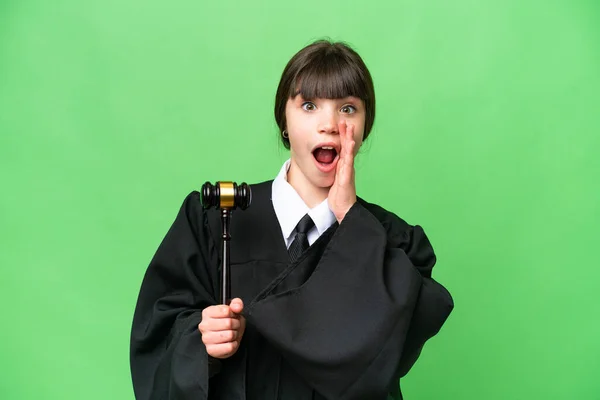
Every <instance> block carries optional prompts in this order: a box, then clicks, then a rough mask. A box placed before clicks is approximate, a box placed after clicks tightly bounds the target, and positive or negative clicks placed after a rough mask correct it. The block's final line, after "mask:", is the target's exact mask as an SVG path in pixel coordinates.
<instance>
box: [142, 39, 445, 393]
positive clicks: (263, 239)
mask: <svg viewBox="0 0 600 400" xmlns="http://www.w3.org/2000/svg"><path fill="white" fill-rule="evenodd" d="M374 118H375V93H374V89H373V82H372V80H371V75H370V73H369V71H368V69H367V67H366V66H365V64H364V63H363V61H362V59H361V58H360V56H359V55H358V54H357V53H356V52H355V51H353V50H352V49H351V48H349V47H348V46H347V45H345V44H343V43H330V42H327V41H318V42H315V43H313V44H311V45H309V46H307V47H305V48H304V49H302V50H300V51H299V52H298V53H297V54H296V55H295V56H294V57H292V59H291V60H290V61H289V63H288V64H287V66H286V67H285V70H284V71H283V74H282V77H281V81H280V83H279V87H278V89H277V94H276V97H275V119H276V121H277V124H278V126H279V128H280V130H281V140H282V142H283V144H284V146H285V147H286V148H288V149H289V150H290V159H289V160H288V161H287V162H286V163H285V164H284V165H283V166H282V168H281V170H280V171H279V174H278V175H277V177H276V178H275V179H274V180H272V181H268V182H263V183H259V184H256V185H252V187H251V188H252V195H253V199H252V205H251V206H250V208H248V209H247V210H245V211H236V214H235V218H233V219H232V221H231V236H232V238H233V240H234V241H233V242H232V243H233V245H232V248H231V277H232V278H231V279H232V282H231V293H232V295H233V296H234V297H235V299H233V300H232V301H231V303H230V304H229V305H217V303H218V302H217V298H218V295H219V293H218V292H219V276H220V274H219V266H220V259H219V257H220V244H221V239H220V233H221V221H220V214H219V211H217V210H209V211H207V210H204V209H203V208H202V205H201V202H200V195H199V193H198V192H192V193H191V194H190V195H188V196H187V198H186V199H185V200H184V202H183V205H182V207H181V210H180V211H179V214H178V215H177V217H176V219H175V222H174V223H173V226H172V227H171V229H170V230H169V232H168V233H167V235H166V237H165V238H164V240H163V242H162V243H161V245H160V247H159V248H158V250H157V252H156V255H155V256H154V258H153V259H152V261H151V263H150V266H149V267H148V270H147V272H146V275H145V277H144V281H143V283H142V287H141V290H140V294H139V298H138V302H137V307H136V311H135V315H134V319H133V328H132V334H131V371H132V377H133V385H134V390H135V395H136V398H137V399H144V400H145V399H194V400H201V399H224V400H239V399H248V400H250V399H252V400H277V399H281V400H309V399H310V400H313V399H330V400H333V399H348V400H351V399H367V400H379V399H390V398H393V399H401V398H402V395H401V393H400V389H399V379H400V377H402V376H404V375H405V374H406V373H407V372H408V371H409V369H410V368H411V366H412V365H413V364H414V362H415V361H416V359H417V357H418V356H419V354H420V352H421V349H422V347H423V345H424V343H425V341H426V340H428V339H429V338H431V337H432V336H433V335H435V334H436V333H437V332H438V331H439V329H440V328H441V326H442V324H443V323H444V321H445V320H446V318H447V317H448V315H449V314H450V312H451V310H452V308H453V302H452V298H451V296H450V294H449V293H448V291H447V290H446V289H445V288H444V287H443V286H442V285H440V284H439V283H437V282H436V281H434V280H433V279H432V277H431V271H432V269H433V266H434V264H435V261H436V259H435V255H434V252H433V249H432V248H431V245H430V243H429V241H428V240H427V237H426V236H425V234H424V232H423V230H422V229H421V227H419V226H418V225H417V226H412V225H409V224H407V223H406V222H405V221H403V220H402V219H400V218H399V217H397V216H396V215H394V214H393V213H391V212H389V211H386V210H385V209H383V208H381V207H379V206H377V205H375V204H371V203H368V202H367V201H365V200H363V199H361V198H358V197H357V196H356V189H355V185H354V157H355V156H356V154H357V152H358V150H359V148H360V146H361V144H362V142H363V141H364V140H366V139H367V137H368V136H369V133H370V131H371V127H372V126H373V121H374Z"/></svg>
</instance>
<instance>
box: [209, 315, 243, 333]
mask: <svg viewBox="0 0 600 400" xmlns="http://www.w3.org/2000/svg"><path fill="white" fill-rule="evenodd" d="M241 326H242V323H241V321H240V319H239V318H207V319H203V320H202V322H200V323H199V324H198V330H199V331H200V332H201V333H202V334H204V333H206V332H214V331H227V330H238V329H240V327H241Z"/></svg>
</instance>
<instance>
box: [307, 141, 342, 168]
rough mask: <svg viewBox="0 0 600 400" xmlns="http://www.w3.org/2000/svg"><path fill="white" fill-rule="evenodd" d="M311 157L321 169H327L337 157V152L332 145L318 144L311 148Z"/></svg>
mask: <svg viewBox="0 0 600 400" xmlns="http://www.w3.org/2000/svg"><path fill="white" fill-rule="evenodd" d="M313 157H314V158H315V161H316V162H317V165H320V166H321V167H322V169H323V170H329V169H331V168H332V167H333V166H334V163H335V161H336V160H337V159H338V152H337V150H336V149H335V147H333V146H320V147H317V148H315V149H314V150H313Z"/></svg>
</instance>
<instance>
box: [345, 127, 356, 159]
mask: <svg viewBox="0 0 600 400" xmlns="http://www.w3.org/2000/svg"><path fill="white" fill-rule="evenodd" d="M355 143H356V142H355V141H354V125H352V124H350V125H348V128H347V129H346V147H347V151H348V153H347V155H348V156H349V157H352V158H354V146H353V145H354V144H355Z"/></svg>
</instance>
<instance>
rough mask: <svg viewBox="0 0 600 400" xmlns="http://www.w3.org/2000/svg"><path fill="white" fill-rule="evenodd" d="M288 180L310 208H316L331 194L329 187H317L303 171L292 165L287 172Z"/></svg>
mask: <svg viewBox="0 0 600 400" xmlns="http://www.w3.org/2000/svg"><path fill="white" fill-rule="evenodd" d="M287 181H288V183H289V184H290V185H292V187H293V188H294V189H295V190H296V192H297V193H298V195H299V196H300V198H301V199H302V201H304V203H306V205H307V206H308V208H314V207H316V206H318V205H319V204H321V203H322V202H323V200H325V199H326V198H327V196H328V195H329V188H328V187H317V186H315V185H313V184H312V183H311V182H310V181H309V180H308V179H306V177H305V176H304V175H302V173H300V172H299V171H298V170H297V169H296V168H294V163H292V164H291V165H290V169H289V171H288V173H287Z"/></svg>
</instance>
